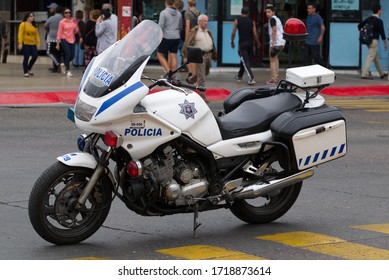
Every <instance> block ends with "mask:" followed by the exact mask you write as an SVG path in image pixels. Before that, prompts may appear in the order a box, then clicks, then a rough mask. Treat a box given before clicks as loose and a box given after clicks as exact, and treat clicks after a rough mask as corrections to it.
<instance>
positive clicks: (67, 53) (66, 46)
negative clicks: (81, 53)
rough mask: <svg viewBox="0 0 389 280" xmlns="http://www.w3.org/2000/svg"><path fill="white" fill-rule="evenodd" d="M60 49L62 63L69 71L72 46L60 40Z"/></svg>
mask: <svg viewBox="0 0 389 280" xmlns="http://www.w3.org/2000/svg"><path fill="white" fill-rule="evenodd" d="M61 47H62V49H63V52H64V56H65V61H64V63H65V66H66V70H69V69H70V61H72V60H73V58H74V44H70V43H69V42H68V41H66V40H65V39H61Z"/></svg>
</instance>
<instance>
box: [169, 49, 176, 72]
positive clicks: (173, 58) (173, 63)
mask: <svg viewBox="0 0 389 280" xmlns="http://www.w3.org/2000/svg"><path fill="white" fill-rule="evenodd" d="M168 61H169V62H168V65H169V70H175V69H176V68H177V53H169V59H168Z"/></svg>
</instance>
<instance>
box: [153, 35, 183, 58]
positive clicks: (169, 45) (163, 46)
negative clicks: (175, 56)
mask: <svg viewBox="0 0 389 280" xmlns="http://www.w3.org/2000/svg"><path fill="white" fill-rule="evenodd" d="M179 44H180V39H165V38H163V39H162V42H161V43H160V44H159V46H158V52H160V53H163V54H169V52H170V53H177V51H178V45H179Z"/></svg>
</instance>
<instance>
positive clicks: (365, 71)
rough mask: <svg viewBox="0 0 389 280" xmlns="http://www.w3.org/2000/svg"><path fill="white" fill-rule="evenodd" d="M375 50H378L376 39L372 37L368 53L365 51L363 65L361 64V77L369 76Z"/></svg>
mask: <svg viewBox="0 0 389 280" xmlns="http://www.w3.org/2000/svg"><path fill="white" fill-rule="evenodd" d="M377 52H378V40H376V39H374V40H373V41H372V43H371V44H370V46H369V47H368V53H367V57H366V61H365V65H364V66H363V69H362V77H364V78H366V77H368V76H369V69H370V66H371V63H372V62H373V60H374V58H375V56H376V54H377Z"/></svg>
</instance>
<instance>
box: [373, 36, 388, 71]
mask: <svg viewBox="0 0 389 280" xmlns="http://www.w3.org/2000/svg"><path fill="white" fill-rule="evenodd" d="M379 47H380V46H379V43H378V40H377V47H376V51H375V55H374V60H373V61H374V65H375V68H376V69H377V71H378V74H379V75H380V77H383V76H384V75H385V72H384V71H383V70H382V67H381V62H380V55H379Z"/></svg>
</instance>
